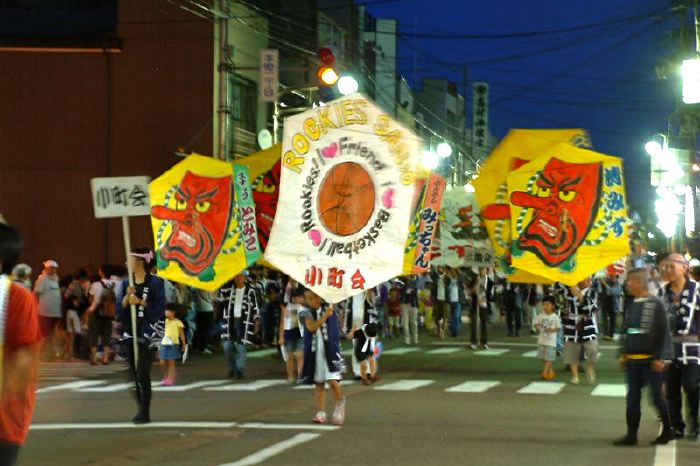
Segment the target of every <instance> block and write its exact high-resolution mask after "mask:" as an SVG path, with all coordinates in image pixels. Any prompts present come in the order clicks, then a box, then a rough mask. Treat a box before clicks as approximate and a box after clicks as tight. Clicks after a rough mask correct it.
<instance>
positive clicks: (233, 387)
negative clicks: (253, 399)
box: [202, 379, 287, 392]
mask: <svg viewBox="0 0 700 466" xmlns="http://www.w3.org/2000/svg"><path fill="white" fill-rule="evenodd" d="M286 383H287V381H286V380H276V379H275V380H273V379H263V380H256V381H254V382H249V383H234V384H229V385H221V386H218V387H204V388H202V390H204V391H209V392H256V391H258V390H261V389H263V388H268V387H274V386H276V385H285V384H286Z"/></svg>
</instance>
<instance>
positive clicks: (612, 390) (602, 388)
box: [591, 383, 627, 397]
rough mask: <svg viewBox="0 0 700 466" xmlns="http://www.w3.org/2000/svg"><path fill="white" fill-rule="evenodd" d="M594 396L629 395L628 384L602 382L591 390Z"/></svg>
mask: <svg viewBox="0 0 700 466" xmlns="http://www.w3.org/2000/svg"><path fill="white" fill-rule="evenodd" d="M591 395H593V396H613V397H625V396H627V386H626V385H625V384H623V383H601V384H598V385H597V386H596V387H595V388H594V389H593V391H592V392H591Z"/></svg>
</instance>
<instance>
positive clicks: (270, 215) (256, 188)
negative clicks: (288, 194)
mask: <svg viewBox="0 0 700 466" xmlns="http://www.w3.org/2000/svg"><path fill="white" fill-rule="evenodd" d="M281 167H282V165H281V164H280V161H279V160H278V161H277V163H275V165H274V166H273V167H272V168H271V169H270V170H268V171H267V172H265V173H263V174H261V175H259V176H258V177H257V178H256V179H255V180H254V181H253V182H252V183H251V184H252V185H253V200H254V201H255V220H256V222H257V226H258V241H259V242H260V247H261V248H263V249H265V248H266V247H267V242H268V240H269V239H270V231H271V230H272V220H273V219H274V218H275V212H277V201H278V200H279V196H280V171H281Z"/></svg>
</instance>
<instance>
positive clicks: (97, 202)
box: [90, 176, 151, 218]
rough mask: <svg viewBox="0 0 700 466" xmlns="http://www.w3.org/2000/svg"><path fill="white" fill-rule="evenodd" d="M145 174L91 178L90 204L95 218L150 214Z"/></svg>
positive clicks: (147, 179) (148, 180)
mask: <svg viewBox="0 0 700 466" xmlns="http://www.w3.org/2000/svg"><path fill="white" fill-rule="evenodd" d="M150 181H151V180H150V178H149V177H147V176H122V177H116V178H93V179H91V180H90V187H91V189H92V205H93V208H94V209H95V218H111V217H134V216H138V215H150V214H151V204H150V202H149V198H148V183H149V182H150Z"/></svg>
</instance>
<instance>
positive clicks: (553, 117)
mask: <svg viewBox="0 0 700 466" xmlns="http://www.w3.org/2000/svg"><path fill="white" fill-rule="evenodd" d="M360 3H366V4H367V8H368V10H369V11H370V12H371V13H372V14H374V15H375V16H377V17H394V18H397V19H398V20H399V31H400V32H401V33H402V34H400V39H399V60H400V62H399V63H400V64H399V67H400V70H401V72H402V73H403V74H404V75H405V76H406V78H407V79H408V81H409V83H410V84H411V86H412V87H413V88H414V89H417V88H420V79H421V78H422V77H447V78H450V79H452V80H454V81H455V82H456V83H458V84H459V85H460V86H461V83H462V74H463V71H462V70H463V69H464V66H466V67H467V69H468V77H469V80H470V81H480V80H483V81H486V82H488V83H489V84H490V100H491V106H490V129H491V131H492V132H493V133H494V134H495V135H496V136H497V137H499V138H502V137H503V136H505V134H506V133H507V131H508V129H509V128H556V127H559V128H566V127H582V128H585V129H587V130H588V131H589V132H590V134H591V138H592V141H593V146H594V149H595V150H597V151H599V152H603V153H606V154H610V155H616V156H621V157H624V159H625V164H626V172H627V189H628V193H629V197H630V199H629V200H630V204H631V205H632V206H633V207H638V206H640V204H641V205H643V204H647V205H648V204H651V202H650V199H651V196H652V190H651V188H650V187H647V185H648V182H649V162H648V156H647V155H646V153H645V152H644V143H645V142H646V141H647V140H648V139H649V138H650V137H651V136H653V135H654V133H658V132H665V130H666V126H667V118H668V116H669V115H670V114H671V113H672V112H673V110H674V109H675V106H676V101H677V99H678V94H679V91H680V81H679V79H678V78H677V77H672V79H670V80H667V81H661V80H658V79H657V77H656V74H655V71H654V68H655V66H656V65H658V64H660V63H662V62H663V61H664V59H665V58H666V57H667V56H668V55H669V54H670V53H671V52H672V51H673V47H674V45H675V44H674V43H673V42H672V41H671V39H670V38H669V36H670V33H671V31H673V30H674V29H677V28H678V27H679V24H680V21H681V20H680V19H679V17H678V16H676V15H673V14H672V13H671V11H670V10H671V5H670V2H668V1H659V0H656V1H649V0H586V1H585V2H581V1H573V0H518V1H511V0H490V1H488V2H484V1H482V0H463V1H457V0H431V1H429V2H428V1H424V0H395V1H391V0H389V1H379V0H374V1H361V2H360ZM650 12H655V14H654V15H653V16H654V17H655V18H658V20H651V19H645V18H643V17H644V16H646V17H647V18H649V17H650V15H648V14H649V13H650ZM627 18H630V19H628V20H626V19H627ZM592 25H600V26H596V27H588V26H592ZM561 29H575V30H574V31H568V32H559V33H553V34H544V35H528V34H525V33H532V32H539V31H551V30H561ZM412 33H418V34H417V35H431V34H441V35H471V36H483V35H492V36H493V35H500V34H509V35H510V33H518V34H517V35H519V36H520V37H516V38H489V39H475V38H459V39H457V38H454V39H435V38H426V37H412V36H411V34H412ZM520 33H523V34H520ZM442 62H444V63H442ZM469 105H471V103H469Z"/></svg>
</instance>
